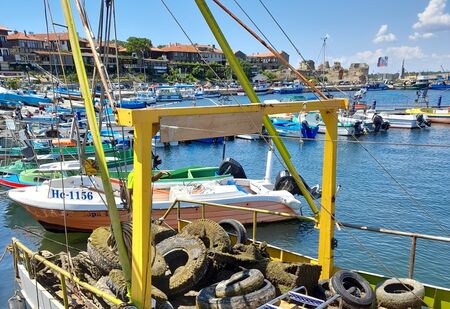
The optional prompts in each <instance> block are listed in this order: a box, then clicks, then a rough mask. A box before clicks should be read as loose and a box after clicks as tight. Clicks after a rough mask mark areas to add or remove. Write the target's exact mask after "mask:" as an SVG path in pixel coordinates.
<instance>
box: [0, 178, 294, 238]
mask: <svg viewBox="0 0 450 309" xmlns="http://www.w3.org/2000/svg"><path fill="white" fill-rule="evenodd" d="M112 182H113V190H114V192H115V200H116V204H117V207H118V209H119V212H120V213H121V215H122V218H123V219H126V217H127V216H128V210H127V209H126V206H125V205H124V203H123V201H122V199H121V197H120V185H119V183H118V182H117V183H116V182H114V181H112ZM103 192H104V191H103V186H102V182H101V180H100V179H99V178H98V177H87V176H71V177H67V178H61V179H53V180H51V181H47V182H44V184H42V185H40V186H32V187H26V188H20V189H13V190H10V191H8V197H9V198H10V199H11V200H13V201H14V202H16V203H18V204H20V205H22V206H23V207H24V208H25V209H26V210H27V211H28V212H29V213H30V214H31V215H32V216H33V217H34V218H35V219H36V220H37V221H39V222H40V223H41V224H42V225H43V226H44V227H46V228H47V229H49V230H59V229H63V227H64V224H66V226H67V228H68V229H69V230H77V231H88V230H92V229H94V228H96V227H99V226H104V225H108V220H109V217H108V210H107V207H106V205H105V200H106V199H105V195H104V193H103ZM176 199H183V200H195V201H205V202H211V203H220V204H227V205H237V206H245V207H254V208H260V209H267V210H272V211H281V212H289V213H293V214H299V213H300V202H299V201H298V200H297V199H296V198H295V197H294V196H293V195H292V194H291V193H289V192H288V191H284V190H279V191H275V190H273V185H271V184H270V183H267V182H266V181H265V180H250V179H234V180H232V181H230V180H229V179H228V180H227V179H225V180H221V181H218V180H215V181H205V182H195V183H190V184H184V185H180V183H179V182H176V183H167V182H165V183H161V184H159V183H158V182H156V183H154V187H153V202H152V216H153V217H154V218H159V217H161V216H162V215H163V214H164V213H165V211H166V210H167V209H168V208H169V207H170V205H171V204H172V203H173V201H174V200H176ZM181 207H182V208H184V213H192V215H194V214H195V213H198V206H197V205H193V204H190V203H184V202H183V203H181ZM211 215H212V217H214V216H215V217H216V218H217V219H219V220H220V219H222V218H221V216H224V218H226V217H229V214H224V213H222V212H221V211H218V212H217V213H216V214H214V213H212V214H211ZM64 217H66V220H65V221H66V222H64ZM149 220H150V218H149ZM172 220H173V221H174V222H172ZM260 220H262V221H266V222H270V221H272V218H265V219H264V218H263V216H261V218H260ZM246 221H248V222H246ZM166 222H167V223H168V224H169V225H170V224H172V223H174V224H175V222H176V217H174V218H168V220H167V221H166ZM242 222H244V223H250V222H251V214H250V215H249V218H248V220H247V219H245V218H242Z"/></svg>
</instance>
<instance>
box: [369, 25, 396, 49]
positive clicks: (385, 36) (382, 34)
mask: <svg viewBox="0 0 450 309" xmlns="http://www.w3.org/2000/svg"><path fill="white" fill-rule="evenodd" d="M395 39H396V37H395V35H394V34H393V33H392V32H391V33H388V25H381V27H380V29H378V32H377V34H376V35H375V38H374V39H373V42H374V43H376V44H377V43H382V42H392V41H395Z"/></svg>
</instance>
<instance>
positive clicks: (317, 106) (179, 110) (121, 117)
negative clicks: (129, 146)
mask: <svg viewBox="0 0 450 309" xmlns="http://www.w3.org/2000/svg"><path fill="white" fill-rule="evenodd" d="M347 105H348V100H347V99H332V100H327V101H300V102H282V103H267V104H266V103H254V104H243V105H227V106H207V107H176V108H149V109H138V110H131V109H123V108H118V109H117V115H116V116H117V117H116V122H117V123H118V124H120V125H123V126H134V125H138V124H139V125H145V126H146V127H147V128H148V130H149V129H150V127H151V126H152V124H153V123H159V121H160V118H161V117H164V116H189V115H211V114H227V113H248V112H262V113H263V114H264V115H274V114H280V113H298V112H310V111H316V110H319V111H325V110H338V109H343V108H346V107H347ZM261 120H262V119H261Z"/></svg>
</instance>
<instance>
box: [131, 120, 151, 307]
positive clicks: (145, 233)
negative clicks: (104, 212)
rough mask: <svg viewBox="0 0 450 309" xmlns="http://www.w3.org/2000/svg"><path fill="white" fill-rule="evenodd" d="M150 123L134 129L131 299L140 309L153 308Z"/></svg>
mask: <svg viewBox="0 0 450 309" xmlns="http://www.w3.org/2000/svg"><path fill="white" fill-rule="evenodd" d="M149 127H150V128H151V127H152V126H149V125H136V126H135V128H134V185H133V203H132V205H133V245H132V247H133V261H132V264H131V299H132V302H133V304H134V305H135V306H137V307H138V308H150V307H151V286H152V283H151V280H152V276H151V265H149V261H151V257H150V244H151V242H150V240H151V228H150V218H151V209H152V199H151V186H152V137H153V135H154V132H153V130H152V131H150V132H149Z"/></svg>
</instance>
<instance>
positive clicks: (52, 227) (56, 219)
mask: <svg viewBox="0 0 450 309" xmlns="http://www.w3.org/2000/svg"><path fill="white" fill-rule="evenodd" d="M19 204H20V203H19ZM20 205H21V206H22V207H24V208H25V209H26V210H27V211H28V212H29V213H30V214H31V215H32V216H33V218H34V219H35V220H36V221H38V222H39V223H40V224H41V225H42V226H43V227H44V228H45V229H46V230H48V231H52V232H63V231H64V230H65V228H64V217H66V227H67V231H71V232H90V231H92V230H94V229H96V228H98V227H100V226H109V225H110V224H111V221H110V218H109V216H108V211H106V210H103V211H65V212H64V210H57V209H46V208H39V207H34V206H31V205H25V204H20ZM231 205H234V206H243V207H249V208H256V209H264V210H270V211H275V212H285V213H289V214H292V215H296V213H295V212H294V210H292V209H291V208H289V207H288V206H286V205H283V204H281V203H273V202H269V201H267V202H266V201H255V202H248V203H245V202H243V203H234V204H231ZM166 211H167V209H153V210H152V217H153V218H154V219H159V218H161V217H162V216H163V215H164V214H165V212H166ZM64 213H65V216H64ZM119 213H120V218H121V221H129V220H130V219H131V216H130V212H129V211H128V210H124V209H122V210H120V211H119ZM205 216H206V217H207V218H209V219H211V220H214V221H217V222H218V221H220V220H223V219H229V218H234V219H236V220H239V221H240V222H242V223H243V224H250V223H252V222H253V215H252V213H251V212H243V211H239V210H233V209H221V208H215V207H214V208H212V207H205ZM200 218H202V210H201V207H200V206H192V207H183V211H182V219H184V220H190V221H192V220H195V219H200ZM257 220H258V223H269V222H279V221H286V220H292V218H289V217H281V216H277V215H270V214H259V215H258V218H257ZM164 222H165V223H166V224H168V225H169V226H171V227H174V228H176V227H177V214H176V211H173V212H171V213H170V214H169V215H168V217H167V218H166V220H165V221H164Z"/></svg>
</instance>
